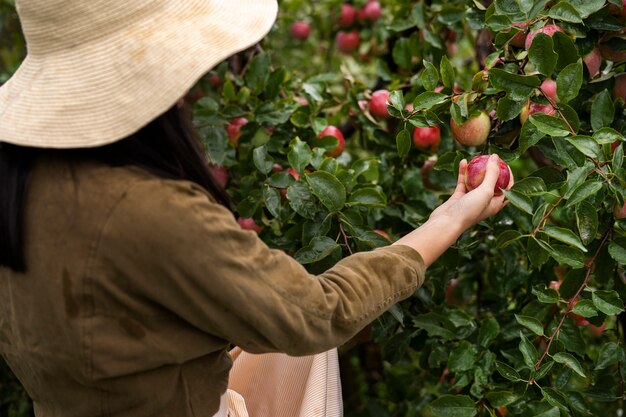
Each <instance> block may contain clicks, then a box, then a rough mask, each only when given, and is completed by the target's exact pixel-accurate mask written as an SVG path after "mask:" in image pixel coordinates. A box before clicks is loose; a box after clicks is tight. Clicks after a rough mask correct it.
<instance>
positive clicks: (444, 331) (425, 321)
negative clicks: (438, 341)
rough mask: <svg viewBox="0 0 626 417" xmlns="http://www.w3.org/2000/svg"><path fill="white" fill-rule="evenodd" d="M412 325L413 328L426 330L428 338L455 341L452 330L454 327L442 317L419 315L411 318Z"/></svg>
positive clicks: (455, 336)
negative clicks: (437, 337) (434, 337)
mask: <svg viewBox="0 0 626 417" xmlns="http://www.w3.org/2000/svg"><path fill="white" fill-rule="evenodd" d="M413 324H414V325H415V327H419V328H420V329H424V330H426V332H427V333H428V335H429V336H431V337H433V336H439V337H442V338H444V339H449V340H453V339H457V338H458V337H457V335H456V333H455V332H454V331H452V329H454V325H453V324H452V322H451V321H450V320H449V319H448V318H447V317H446V316H444V315H441V314H437V313H426V314H420V315H419V316H415V317H413Z"/></svg>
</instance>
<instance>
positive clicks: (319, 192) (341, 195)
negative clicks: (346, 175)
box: [305, 171, 346, 213]
mask: <svg viewBox="0 0 626 417" xmlns="http://www.w3.org/2000/svg"><path fill="white" fill-rule="evenodd" d="M305 178H306V181H307V183H308V184H309V186H310V187H311V192H312V193H313V195H315V196H316V197H317V198H318V199H319V200H320V201H321V202H322V204H323V205H324V206H325V207H326V208H327V209H328V210H329V211H330V212H331V213H335V212H338V211H339V210H341V209H342V208H343V206H344V205H345V204H346V188H345V187H344V186H343V184H342V183H341V181H339V180H338V179H337V177H335V176H334V175H332V174H330V173H328V172H324V171H317V172H314V173H312V174H305Z"/></svg>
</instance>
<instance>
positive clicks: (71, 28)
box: [0, 0, 277, 148]
mask: <svg viewBox="0 0 626 417" xmlns="http://www.w3.org/2000/svg"><path fill="white" fill-rule="evenodd" d="M16 3H17V7H18V13H19V14H20V19H21V22H22V26H23V29H24V34H25V36H26V40H27V44H28V56H27V57H26V59H25V60H24V62H23V63H22V65H21V67H20V68H19V69H18V71H17V72H16V74H15V75H14V76H13V77H12V78H11V79H10V80H9V81H8V82H7V83H6V84H4V85H3V86H2V87H0V142H8V143H13V144H17V145H23V146H33V147H42V148H84V147H96V146H101V145H105V144H109V143H112V142H115V141H117V140H120V139H122V138H124V137H126V136H128V135H130V134H132V133H134V132H135V131H137V130H139V129H140V128H141V127H143V126H144V125H146V124H147V123H149V122H150V121H151V120H153V119H154V118H155V117H157V116H158V115H160V114H161V113H163V112H165V111H166V110H167V109H168V108H169V107H171V106H172V105H173V104H174V103H175V102H176V101H177V100H178V99H179V98H180V97H181V96H182V95H184V94H185V92H186V91H187V90H188V89H189V88H190V87H192V86H193V85H194V84H195V83H196V82H197V80H198V79H199V78H200V77H201V76H202V75H204V74H205V73H206V72H207V71H209V70H210V69H211V68H212V67H214V66H215V65H216V64H218V63H219V62H221V61H223V60H224V59H226V58H227V57H228V56H230V55H232V54H234V53H236V52H238V51H241V50H243V49H245V48H247V47H249V46H251V45H253V44H254V43H256V42H258V41H259V40H260V39H261V38H263V36H265V35H266V34H267V32H268V31H269V30H270V29H271V27H272V25H273V23H274V21H275V19H276V13H277V3H276V0H107V1H104V0H89V1H85V0H18V1H17V2H16Z"/></svg>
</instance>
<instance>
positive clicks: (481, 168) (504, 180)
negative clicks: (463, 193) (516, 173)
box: [465, 155, 511, 194]
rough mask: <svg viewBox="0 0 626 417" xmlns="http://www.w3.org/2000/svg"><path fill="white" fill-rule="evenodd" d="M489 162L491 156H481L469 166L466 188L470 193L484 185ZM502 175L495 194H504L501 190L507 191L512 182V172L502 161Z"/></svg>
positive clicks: (466, 175)
mask: <svg viewBox="0 0 626 417" xmlns="http://www.w3.org/2000/svg"><path fill="white" fill-rule="evenodd" d="M488 162H489V155H480V156H477V157H475V158H474V159H472V160H471V161H470V163H469V164H468V165H467V171H466V172H465V186H466V187H467V190H468V191H472V190H473V189H475V188H477V187H478V186H479V185H480V184H482V182H483V180H484V179H485V174H486V173H487V163H488ZM499 163H500V175H498V180H497V181H496V185H495V187H494V192H495V194H502V191H501V189H505V190H506V189H507V188H508V186H509V181H511V171H510V170H509V166H508V165H507V164H506V162H504V161H503V160H501V159H500V161H499Z"/></svg>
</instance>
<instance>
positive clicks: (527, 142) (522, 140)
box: [519, 123, 546, 153]
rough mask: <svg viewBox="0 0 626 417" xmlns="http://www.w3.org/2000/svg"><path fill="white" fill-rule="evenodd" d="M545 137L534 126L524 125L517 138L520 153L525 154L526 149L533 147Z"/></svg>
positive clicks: (530, 124)
mask: <svg viewBox="0 0 626 417" xmlns="http://www.w3.org/2000/svg"><path fill="white" fill-rule="evenodd" d="M545 136H546V134H545V133H543V132H542V131H540V130H539V129H537V128H536V127H535V125H534V124H532V123H524V125H523V126H522V131H521V133H520V136H519V149H520V152H522V153H523V152H526V151H527V150H528V148H530V147H531V146H535V145H536V144H537V143H539V141H540V140H541V139H543V138H544V137H545Z"/></svg>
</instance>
